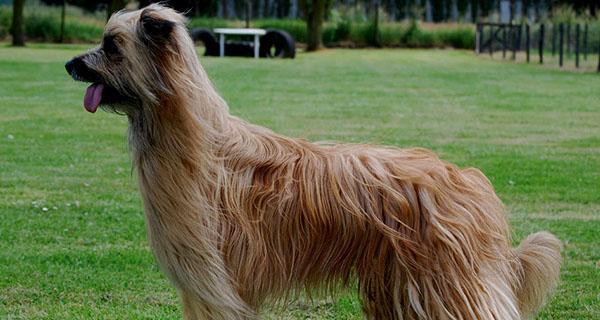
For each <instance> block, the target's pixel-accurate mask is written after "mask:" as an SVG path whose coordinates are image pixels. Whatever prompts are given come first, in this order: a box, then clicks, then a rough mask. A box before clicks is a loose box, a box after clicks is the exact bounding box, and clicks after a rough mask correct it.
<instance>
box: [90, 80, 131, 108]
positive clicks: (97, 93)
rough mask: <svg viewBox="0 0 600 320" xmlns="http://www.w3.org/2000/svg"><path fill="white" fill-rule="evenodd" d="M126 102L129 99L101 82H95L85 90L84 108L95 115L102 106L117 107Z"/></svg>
mask: <svg viewBox="0 0 600 320" xmlns="http://www.w3.org/2000/svg"><path fill="white" fill-rule="evenodd" d="M125 100H127V98H126V97H125V96H123V95H122V94H121V93H119V91H117V90H116V89H115V88H113V87H111V86H109V85H106V84H103V83H100V82H94V83H92V84H91V85H90V86H89V87H88V88H87V89H86V90H85V96H84V97H83V106H84V107H85V110H87V111H88V112H91V113H94V112H96V110H98V107H99V106H100V105H109V104H112V105H115V104H119V103H122V102H124V101H125Z"/></svg>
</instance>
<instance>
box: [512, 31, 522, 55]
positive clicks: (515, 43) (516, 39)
mask: <svg viewBox="0 0 600 320" xmlns="http://www.w3.org/2000/svg"><path fill="white" fill-rule="evenodd" d="M510 30H511V34H512V60H513V61H514V60H516V59H517V48H519V47H520V46H521V31H522V30H521V26H518V27H517V26H514V27H513V26H512V25H511V26H510ZM517 32H518V33H517Z"/></svg>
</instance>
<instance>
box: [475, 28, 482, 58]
mask: <svg viewBox="0 0 600 320" xmlns="http://www.w3.org/2000/svg"><path fill="white" fill-rule="evenodd" d="M480 53H481V23H477V28H476V29H475V54H480Z"/></svg>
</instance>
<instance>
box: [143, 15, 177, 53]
mask: <svg viewBox="0 0 600 320" xmlns="http://www.w3.org/2000/svg"><path fill="white" fill-rule="evenodd" d="M140 25H141V30H142V37H143V39H144V40H145V41H146V42H147V43H149V44H153V45H156V46H161V45H165V44H167V43H168V42H169V40H170V39H171V33H172V32H173V30H174V29H175V22H173V21H169V20H165V19H163V18H161V17H159V16H158V15H157V14H156V10H153V9H151V8H148V9H144V11H142V13H141V15H140Z"/></svg>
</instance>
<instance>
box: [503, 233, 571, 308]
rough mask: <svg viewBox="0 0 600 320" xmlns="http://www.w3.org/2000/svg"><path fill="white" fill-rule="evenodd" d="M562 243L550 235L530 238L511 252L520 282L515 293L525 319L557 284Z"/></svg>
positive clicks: (540, 234) (538, 234) (530, 236)
mask: <svg viewBox="0 0 600 320" xmlns="http://www.w3.org/2000/svg"><path fill="white" fill-rule="evenodd" d="M560 250H561V243H560V240H558V238H556V237H555V236H554V235H553V234H551V233H549V232H538V233H534V234H531V235H529V236H528V237H527V238H526V239H525V240H523V242H521V245H520V246H519V247H518V248H516V249H514V253H515V256H516V258H517V259H516V260H517V261H516V264H515V271H516V272H517V274H518V277H519V281H518V283H517V284H516V285H515V294H516V297H517V299H518V301H519V311H520V312H521V315H522V317H523V318H524V319H526V318H528V317H529V316H531V315H533V314H534V313H535V312H536V311H537V310H538V309H539V308H540V307H541V306H542V305H543V304H544V302H545V300H546V297H548V295H549V294H550V293H551V292H552V290H553V289H554V288H555V287H556V284H557V283H558V278H559V273H560V263H561V256H560Z"/></svg>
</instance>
